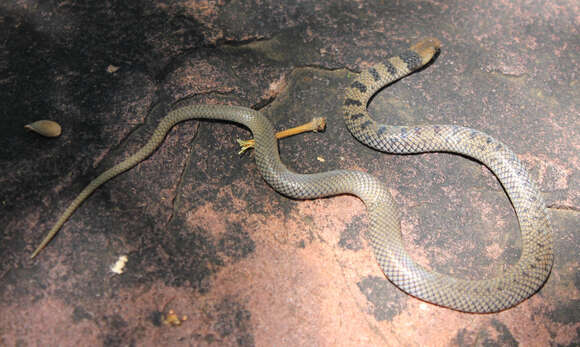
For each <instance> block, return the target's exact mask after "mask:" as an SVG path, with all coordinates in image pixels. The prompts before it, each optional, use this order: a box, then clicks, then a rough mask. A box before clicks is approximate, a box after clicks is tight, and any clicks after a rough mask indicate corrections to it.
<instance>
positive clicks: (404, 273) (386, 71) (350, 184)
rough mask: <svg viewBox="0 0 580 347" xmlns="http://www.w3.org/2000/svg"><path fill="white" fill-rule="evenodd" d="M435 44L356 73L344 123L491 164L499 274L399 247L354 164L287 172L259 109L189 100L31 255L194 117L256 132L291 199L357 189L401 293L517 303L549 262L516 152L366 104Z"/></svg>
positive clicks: (408, 147) (366, 136)
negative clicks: (505, 243)
mask: <svg viewBox="0 0 580 347" xmlns="http://www.w3.org/2000/svg"><path fill="white" fill-rule="evenodd" d="M438 49H439V42H438V41H437V40H435V39H426V40H422V41H421V42H419V43H418V44H417V45H414V46H412V47H411V48H410V49H409V50H407V51H405V52H403V53H401V54H399V55H397V56H395V57H393V58H390V59H388V61H387V62H386V63H385V64H379V65H376V66H374V67H372V68H371V69H369V70H367V71H364V72H363V73H361V74H360V75H359V76H358V78H357V79H356V80H355V81H354V82H353V83H352V85H351V86H350V87H349V88H348V89H347V91H346V98H345V100H344V111H345V120H346V124H347V126H348V128H349V130H350V131H351V133H352V134H353V135H354V136H355V137H356V138H357V139H358V140H359V141H361V142H362V143H364V144H366V145H368V146H370V147H372V148H375V149H378V150H381V151H386V152H394V153H418V152H430V151H447V152H455V153H461V154H464V155H467V156H469V157H472V158H475V159H477V160H479V161H481V162H482V163H484V164H485V165H487V166H488V167H489V168H490V169H491V170H492V171H493V172H494V173H495V174H496V175H497V177H498V178H499V180H500V182H501V183H502V184H503V186H504V188H505V190H506V192H507V193H508V195H509V197H510V199H511V202H512V204H513V206H514V208H515V210H516V213H517V215H518V220H519V222H520V227H521V231H522V244H523V245H522V255H521V258H520V260H519V261H518V263H517V264H515V265H513V266H512V267H511V268H510V269H509V270H508V271H507V272H506V273H504V274H502V275H501V276H499V277H496V278H492V279H489V280H477V281H470V280H461V279H457V278H453V277H450V276H446V275H443V274H439V273H435V272H430V271H427V270H426V269H424V268H423V267H421V266H420V265H418V264H417V263H415V262H414V261H413V260H412V259H411V257H410V256H409V255H408V254H407V252H406V251H405V249H404V245H403V240H402V237H401V231H400V217H399V211H398V208H397V205H396V204H395V202H394V201H393V199H392V197H391V195H390V193H389V192H388V189H387V188H386V186H385V185H384V184H383V183H382V182H380V181H379V180H377V179H376V178H374V177H373V176H371V175H369V174H367V173H364V172H359V171H350V170H334V171H328V172H322V173H317V174H299V173H295V172H292V171H291V170H289V169H288V168H286V167H285V166H284V165H283V164H282V162H281V161H280V157H279V153H278V144H277V140H276V138H275V135H274V128H273V126H272V124H271V123H270V121H269V120H268V119H267V118H265V117H264V116H263V115H262V114H261V113H260V112H257V111H255V110H252V109H249V108H244V107H238V106H225V105H192V106H186V107H182V108H178V109H175V110H173V111H171V112H170V113H169V114H168V115H167V116H165V118H163V119H162V120H161V121H160V123H159V125H158V126H157V128H156V129H155V131H154V133H153V135H152V137H151V138H150V140H149V141H148V142H147V143H146V144H145V145H144V146H143V147H142V148H141V149H140V150H139V151H138V152H137V153H135V154H133V155H132V156H130V157H129V158H127V159H125V160H124V161H123V162H121V163H119V164H117V165H115V166H114V167H113V168H111V169H109V170H107V171H105V172H104V173H102V174H101V175H99V176H98V177H97V178H95V179H94V180H93V181H91V182H90V183H89V185H88V186H87V187H85V188H84V189H83V190H82V191H81V193H79V195H78V196H77V197H76V198H75V199H74V200H73V202H72V203H71V204H70V205H69V206H68V208H67V209H66V210H65V211H64V212H63V214H62V215H61V216H60V218H59V219H58V221H57V222H56V224H55V225H54V226H53V227H52V229H51V230H50V231H49V232H48V234H47V235H46V236H45V238H44V239H43V240H42V242H41V244H40V245H39V246H38V248H37V249H36V250H35V251H34V253H33V254H32V257H34V256H36V255H37V254H38V253H39V252H40V251H41V250H42V249H43V248H44V247H45V246H46V245H47V244H48V243H49V242H50V240H51V239H52V238H53V237H54V236H55V235H56V233H57V232H58V230H59V229H60V228H61V227H62V225H63V224H64V223H65V222H66V220H67V219H68V218H69V217H70V216H71V215H72V214H73V212H74V211H75V210H76V209H77V208H78V206H79V205H80V204H81V203H82V202H83V201H84V200H85V199H87V198H88V197H89V196H90V195H91V193H92V192H94V191H95V189H97V188H98V187H99V186H101V185H102V184H104V183H105V182H107V181H108V180H110V179H111V178H113V177H115V176H117V175H119V174H121V173H123V172H125V171H127V170H129V169H130V168H132V167H134V166H135V165H137V164H138V163H139V162H141V161H143V160H144V159H145V158H147V157H148V156H149V155H151V154H152V153H153V152H154V151H155V150H156V149H157V147H159V145H160V144H161V143H162V142H163V140H164V139H165V136H166V135H167V133H168V132H169V130H170V129H171V128H172V127H173V126H174V125H175V124H177V123H180V122H183V121H186V120H190V119H217V120H226V121H232V122H236V123H240V124H242V125H245V126H246V127H248V128H249V129H250V130H251V131H252V134H253V136H254V140H255V158H256V166H257V167H258V169H259V171H260V173H261V174H262V176H263V178H264V180H265V181H266V182H267V183H268V184H269V185H270V186H272V188H274V189H275V190H276V191H278V192H279V193H281V194H284V195H286V196H289V197H292V198H297V199H312V198H319V197H325V196H333V195H338V194H352V195H356V196H358V197H359V198H360V199H361V200H362V201H363V202H364V203H365V206H366V207H367V210H368V213H369V220H370V243H371V245H372V247H373V250H374V253H375V256H376V259H377V261H378V263H379V264H380V266H381V268H382V270H383V271H384V273H385V274H386V275H387V277H388V278H389V279H390V280H391V281H392V282H393V283H394V284H395V285H397V286H398V287H399V288H401V289H402V290H403V291H405V292H407V293H408V294H410V295H413V296H415V297H418V298H420V299H423V300H425V301H428V302H431V303H434V304H438V305H442V306H446V307H450V308H452V309H456V310H460V311H466V312H495V311H499V310H503V309H506V308H509V307H511V306H513V305H515V304H517V303H519V302H520V301H522V300H524V299H526V298H527V297H529V296H531V295H532V294H533V293H535V292H536V291H537V290H538V289H539V288H540V287H541V286H542V284H543V283H544V282H545V280H546V279H547V277H548V275H549V273H550V270H551V267H552V261H553V245H552V242H553V241H552V231H551V228H550V222H549V218H548V215H547V212H546V209H545V206H544V203H543V201H542V198H541V196H540V195H539V193H538V191H537V190H536V188H535V186H534V184H533V183H532V181H531V179H530V177H529V175H528V173H527V172H526V170H525V169H524V167H523V166H522V164H521V163H520V162H519V161H518V159H517V157H516V156H515V154H514V153H513V152H511V151H509V150H508V149H507V147H506V146H505V145H503V144H502V143H500V142H498V141H496V140H495V139H493V138H491V137H489V136H487V135H485V134H483V133H481V132H478V131H475V130H472V129H468V128H462V127H457V126H449V125H432V126H422V127H395V126H387V125H381V124H378V123H376V122H375V121H374V120H373V119H372V118H371V117H370V115H369V114H368V112H367V110H366V107H367V104H368V101H369V100H370V98H371V97H372V96H373V94H374V93H376V91H378V90H379V89H380V88H382V87H384V86H385V85H388V84H390V83H392V82H394V81H396V80H398V79H400V78H402V77H404V76H406V75H407V74H409V73H411V72H413V71H414V70H416V69H418V68H420V67H421V66H423V65H424V64H426V63H428V62H429V61H430V60H431V59H432V57H433V55H434V54H435V53H436V51H437V50H438Z"/></svg>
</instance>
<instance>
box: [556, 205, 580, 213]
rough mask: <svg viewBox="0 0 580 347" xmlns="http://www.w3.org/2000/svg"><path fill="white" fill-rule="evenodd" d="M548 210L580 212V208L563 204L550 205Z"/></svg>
mask: <svg viewBox="0 0 580 347" xmlns="http://www.w3.org/2000/svg"><path fill="white" fill-rule="evenodd" d="M548 208H549V209H551V210H557V211H574V212H580V207H577V206H570V205H563V204H552V205H548Z"/></svg>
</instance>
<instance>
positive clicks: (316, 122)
mask: <svg viewBox="0 0 580 347" xmlns="http://www.w3.org/2000/svg"><path fill="white" fill-rule="evenodd" d="M325 127H326V118H323V117H316V118H312V120H311V121H310V122H308V123H306V124H302V125H300V126H297V127H295V128H291V129H286V130H283V131H280V132H277V133H276V138H277V139H282V138H285V137H289V136H292V135H296V134H300V133H304V132H307V131H314V132H319V131H323V130H324V128H325ZM238 143H239V144H240V147H242V149H241V150H240V151H239V152H238V153H239V154H242V153H244V152H245V151H247V150H248V149H250V148H254V143H255V142H254V139H251V140H240V139H238Z"/></svg>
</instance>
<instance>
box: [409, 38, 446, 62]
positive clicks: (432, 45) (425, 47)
mask: <svg viewBox="0 0 580 347" xmlns="http://www.w3.org/2000/svg"><path fill="white" fill-rule="evenodd" d="M439 48H441V41H439V40H438V39H436V38H434V37H428V38H425V39H423V40H421V41H419V42H417V43H416V44H414V45H413V46H411V50H412V51H414V52H416V53H417V54H419V55H420V56H421V63H422V65H424V64H427V63H428V62H429V60H431V58H433V56H434V55H435V53H437V51H438V50H439Z"/></svg>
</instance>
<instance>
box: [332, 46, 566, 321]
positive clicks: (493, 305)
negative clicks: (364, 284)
mask: <svg viewBox="0 0 580 347" xmlns="http://www.w3.org/2000/svg"><path fill="white" fill-rule="evenodd" d="M439 47H440V43H439V41H438V40H437V39H432V38H430V39H424V40H422V41H420V42H419V43H417V44H416V45H414V46H412V47H411V48H410V49H408V50H407V51H405V52H402V53H400V54H399V55H397V56H394V57H392V58H389V59H388V60H387V61H386V63H384V64H377V65H375V66H373V67H371V68H370V69H368V70H366V71H364V72H362V73H361V74H360V75H358V77H357V78H356V79H355V81H354V82H353V83H352V84H351V85H350V87H349V88H347V90H346V96H345V99H344V106H343V109H344V118H345V122H346V125H347V127H348V129H349V130H350V132H351V133H352V135H353V136H354V137H355V138H357V139H358V140H359V141H360V142H362V143H363V144H365V145H367V146H369V147H371V148H374V149H376V150H379V151H383V152H389V153H401V154H403V153H423V152H452V153H459V154H463V155H465V156H468V157H471V158H474V159H476V160H478V161H480V162H481V163H483V164H484V165H486V166H487V167H488V168H489V169H490V170H491V171H492V172H493V173H494V174H495V175H496V177H497V178H498V179H499V181H500V183H501V184H502V186H503V187H504V189H505V191H506V192H507V194H508V196H509V198H510V201H511V203H512V205H513V207H514V210H515V212H516V215H517V218H518V221H519V225H520V230H521V239H522V253H521V256H520V259H519V261H518V262H517V263H516V264H514V265H512V266H511V267H510V268H509V269H508V270H507V271H505V272H504V273H503V274H501V275H500V276H498V277H495V278H491V279H485V280H474V281H471V280H464V279H458V278H454V277H451V276H447V275H444V274H440V273H436V272H431V271H428V270H426V269H425V268H423V267H422V266H420V265H418V264H417V263H415V262H414V261H413V260H412V259H411V257H410V256H409V255H408V254H407V252H405V250H404V248H403V246H402V240H401V232H400V227H399V216H398V215H397V214H396V213H394V212H393V211H392V210H390V209H385V208H384V207H383V206H381V205H377V204H370V205H367V207H368V210H369V211H368V212H369V215H370V218H371V233H370V235H371V236H370V242H371V244H372V247H373V249H374V252H375V256H376V258H377V261H378V263H379V264H380V266H381V268H382V270H383V272H384V273H385V274H386V275H387V277H388V278H389V279H390V280H391V281H392V282H393V283H394V284H395V285H397V286H398V287H399V288H400V289H402V290H403V291H405V292H407V293H408V294H410V295H413V296H415V297H418V298H420V299H422V300H425V301H428V302H431V303H434V304H438V305H441V306H446V307H449V308H452V309H455V310H459V311H465V312H496V311H501V310H504V309H507V308H509V307H512V306H514V305H516V304H517V303H519V302H521V301H522V300H524V299H526V298H528V297H530V296H531V295H533V294H534V293H535V292H536V291H538V290H539V289H540V288H541V286H542V285H543V284H544V282H545V281H546V279H547V278H548V276H549V274H550V271H551V268H552V263H553V257H554V256H553V235H552V229H551V226H550V219H549V216H548V213H547V210H546V206H545V204H544V201H543V199H542V197H541V196H540V193H539V192H538V190H537V188H536V187H535V184H534V183H533V181H532V179H531V178H530V175H529V174H528V172H527V171H526V169H525V168H524V166H523V165H522V163H521V162H520V161H519V160H518V158H517V156H516V155H515V154H514V153H513V152H512V151H511V150H509V149H508V148H507V147H506V146H505V145H504V144H503V143H501V142H499V141H497V140H496V139H494V138H492V137H491V136H489V135H487V134H485V133H482V132H480V131H477V130H473V129H469V128H464V127H460V126H455V125H427V126H416V127H414V126H391V125H385V124H380V123H377V122H376V121H375V120H373V119H372V118H371V116H370V114H369V113H368V111H367V105H368V103H369V100H370V99H371V97H372V96H373V95H374V94H375V93H376V92H377V91H378V90H380V89H381V88H383V87H384V86H386V85H388V84H390V83H392V82H394V81H397V80H399V79H400V78H402V77H404V76H406V75H408V74H410V73H411V72H413V71H415V70H417V69H419V68H421V67H422V66H424V65H425V64H426V63H428V62H429V61H430V60H431V59H432V57H433V56H434V55H435V53H436V52H437V50H439Z"/></svg>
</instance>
